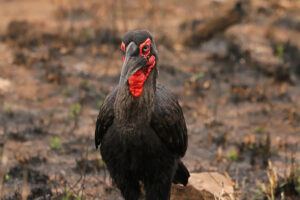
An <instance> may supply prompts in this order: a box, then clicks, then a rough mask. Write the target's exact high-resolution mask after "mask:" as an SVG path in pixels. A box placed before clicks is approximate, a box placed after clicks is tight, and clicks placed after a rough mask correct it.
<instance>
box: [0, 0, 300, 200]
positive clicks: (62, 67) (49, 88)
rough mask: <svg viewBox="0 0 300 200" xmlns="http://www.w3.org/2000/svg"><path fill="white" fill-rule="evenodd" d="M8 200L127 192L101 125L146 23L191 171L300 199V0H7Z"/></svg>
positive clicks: (1, 35) (3, 55)
mask: <svg viewBox="0 0 300 200" xmlns="http://www.w3.org/2000/svg"><path fill="white" fill-rule="evenodd" d="M0 19H1V20H0V163H1V165H0V199H64V200H67V199H101V200H102V199H103V200H113V199H121V197H120V193H119V191H118V190H117V189H116V188H115V187H114V186H113V185H112V184H111V182H110V179H109V175H108V172H107V171H106V169H105V164H104V163H103V161H102V159H101V157H100V155H99V152H98V151H96V150H95V147H94V128H95V121H96V117H97V115H98V110H99V107H100V106H101V105H102V103H103V100H104V98H105V96H106V95H107V94H108V93H109V92H110V91H111V90H112V89H113V88H114V87H115V86H116V85H117V84H118V79H119V73H120V70H121V66H122V56H121V53H120V51H119V49H120V44H121V37H122V35H123V34H124V33H125V32H126V31H129V30H133V29H147V30H149V31H150V32H152V34H153V35H154V38H155V41H156V45H157V46H158V50H159V67H158V69H159V81H160V82H161V83H162V84H164V85H166V86H167V87H168V88H169V89H170V90H171V91H172V92H173V93H175V94H176V96H177V97H178V99H179V102H180V105H181V106H182V108H183V111H184V114H185V119H186V122H187V126H188V134H189V147H188V151H187V154H186V156H185V158H184V162H185V163H186V165H187V166H188V168H189V170H190V171H191V172H205V171H217V172H220V173H222V174H225V175H227V176H228V177H231V179H232V181H233V182H234V187H235V189H236V193H237V196H238V199H245V200H246V199H293V200H295V199H300V147H299V143H300V53H299V52H300V1H299V0H241V1H237V0H207V1H196V0H187V1H181V0H173V1H171V0H166V1H159V0H139V1H137V0H132V1H126V0H0Z"/></svg>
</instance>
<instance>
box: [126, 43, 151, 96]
mask: <svg viewBox="0 0 300 200" xmlns="http://www.w3.org/2000/svg"><path fill="white" fill-rule="evenodd" d="M146 45H148V48H146V49H147V50H146V51H144V47H145V46H146ZM150 47H151V40H150V39H149V38H148V39H146V41H145V42H143V43H142V44H140V46H139V49H140V56H144V57H145V58H146V59H147V65H146V66H143V67H142V68H141V69H139V70H138V71H136V72H135V73H134V74H132V75H131V76H130V77H129V79H128V83H129V91H130V92H131V94H132V96H133V97H136V98H137V97H139V96H141V95H142V93H143V86H144V83H145V82H146V80H147V78H148V76H149V74H150V72H151V70H152V68H153V67H154V66H155V56H154V55H152V56H151V57H150V49H151V48H150ZM121 50H122V51H123V52H125V44H124V43H123V42H122V45H121ZM123 62H124V56H123Z"/></svg>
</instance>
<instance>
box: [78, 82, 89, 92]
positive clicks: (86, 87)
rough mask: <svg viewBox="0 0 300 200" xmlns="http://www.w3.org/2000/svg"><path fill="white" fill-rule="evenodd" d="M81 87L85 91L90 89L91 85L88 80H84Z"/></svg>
mask: <svg viewBox="0 0 300 200" xmlns="http://www.w3.org/2000/svg"><path fill="white" fill-rule="evenodd" d="M80 87H81V88H82V89H84V90H88V89H89V88H90V84H89V82H88V81H87V80H83V81H81V83H80Z"/></svg>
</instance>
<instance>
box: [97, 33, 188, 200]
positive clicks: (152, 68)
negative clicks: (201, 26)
mask: <svg viewBox="0 0 300 200" xmlns="http://www.w3.org/2000/svg"><path fill="white" fill-rule="evenodd" d="M120 50H121V52H122V57H123V65H122V69H121V74H120V79H119V83H118V85H117V86H116V87H115V88H114V89H113V90H112V91H111V92H110V93H109V94H108V95H107V97H106V98H105V100H104V102H103V104H102V106H101V108H100V111H99V114H98V117H97V121H96V128H95V145H96V148H98V147H99V146H100V154H101V157H102V159H103V161H104V163H105V164H106V167H107V169H108V172H109V174H110V176H111V178H112V181H113V182H114V183H115V185H116V186H117V187H118V188H119V190H120V192H121V194H122V196H123V198H124V199H125V200H138V199H139V198H141V196H143V195H144V197H145V198H146V200H168V199H170V193H171V192H170V191H171V185H172V183H174V184H182V185H184V186H186V185H187V183H188V179H189V176H190V174H189V171H188V169H187V167H186V166H185V165H184V163H183V162H182V161H181V159H182V158H183V157H184V155H185V153H186V150H187V145H188V136H187V127H186V123H185V119H184V115H183V111H182V108H181V107H180V105H179V103H178V100H177V98H176V97H175V95H174V94H172V93H171V92H170V91H169V90H168V89H167V88H165V87H164V86H162V85H161V84H159V83H157V77H158V50H157V48H156V44H155V42H154V39H153V37H152V34H151V33H150V32H149V31H147V30H131V31H129V32H127V33H125V35H124V36H123V38H122V43H121V48H120ZM141 188H143V191H144V194H142V192H141Z"/></svg>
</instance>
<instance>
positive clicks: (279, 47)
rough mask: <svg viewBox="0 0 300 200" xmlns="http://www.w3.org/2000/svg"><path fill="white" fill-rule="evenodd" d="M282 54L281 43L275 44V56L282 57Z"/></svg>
mask: <svg viewBox="0 0 300 200" xmlns="http://www.w3.org/2000/svg"><path fill="white" fill-rule="evenodd" d="M283 54H284V47H283V45H277V46H276V56H277V57H278V58H280V59H283Z"/></svg>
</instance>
